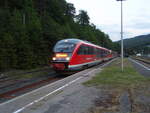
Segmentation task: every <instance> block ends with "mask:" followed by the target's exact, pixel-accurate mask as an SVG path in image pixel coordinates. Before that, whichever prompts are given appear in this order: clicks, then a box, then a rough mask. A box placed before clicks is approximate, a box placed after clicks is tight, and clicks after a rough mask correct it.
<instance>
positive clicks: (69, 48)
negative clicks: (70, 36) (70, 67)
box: [53, 41, 76, 53]
mask: <svg viewBox="0 0 150 113" xmlns="http://www.w3.org/2000/svg"><path fill="white" fill-rule="evenodd" d="M75 46H76V44H75V43H71V42H64V41H63V42H58V43H57V44H56V45H55V47H54V50H53V51H54V52H65V53H72V52H73V50H74V48H75Z"/></svg>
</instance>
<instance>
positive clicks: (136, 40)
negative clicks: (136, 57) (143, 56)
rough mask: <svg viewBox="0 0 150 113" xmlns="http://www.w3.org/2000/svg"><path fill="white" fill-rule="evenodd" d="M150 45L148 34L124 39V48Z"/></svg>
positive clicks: (149, 35)
mask: <svg viewBox="0 0 150 113" xmlns="http://www.w3.org/2000/svg"><path fill="white" fill-rule="evenodd" d="M147 45H150V34H148V35H140V36H136V37H133V38H129V39H124V46H125V48H133V47H137V46H147Z"/></svg>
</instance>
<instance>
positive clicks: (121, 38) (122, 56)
mask: <svg viewBox="0 0 150 113" xmlns="http://www.w3.org/2000/svg"><path fill="white" fill-rule="evenodd" d="M117 1H120V2H121V69H122V71H123V67H124V66H123V8H122V6H123V4H122V1H125V0H117Z"/></svg>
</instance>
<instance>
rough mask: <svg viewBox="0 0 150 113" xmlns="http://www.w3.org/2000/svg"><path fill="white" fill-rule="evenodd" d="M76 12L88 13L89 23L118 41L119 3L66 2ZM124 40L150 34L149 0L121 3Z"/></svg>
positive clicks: (111, 0) (97, 0)
mask: <svg viewBox="0 0 150 113" xmlns="http://www.w3.org/2000/svg"><path fill="white" fill-rule="evenodd" d="M66 1H67V2H69V3H73V4H74V6H75V8H76V12H77V13H78V11H79V10H85V11H87V12H88V15H89V17H90V22H91V23H94V24H95V25H96V26H97V28H99V29H101V30H102V31H103V32H105V33H107V34H108V35H109V36H110V38H111V39H112V40H113V41H117V40H120V21H121V19H120V2H117V1H116V0H66ZM123 24H124V25H123V30H124V38H131V37H134V36H137V35H143V34H150V0H126V1H123Z"/></svg>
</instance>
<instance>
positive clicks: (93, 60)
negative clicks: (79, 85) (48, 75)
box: [52, 39, 113, 72]
mask: <svg viewBox="0 0 150 113" xmlns="http://www.w3.org/2000/svg"><path fill="white" fill-rule="evenodd" d="M53 53H54V54H53V58H52V67H53V69H54V70H55V71H56V72H67V71H77V70H81V69H84V68H87V67H90V66H93V65H96V64H98V63H100V62H102V61H105V60H109V59H112V58H113V54H112V51H111V50H109V49H106V48H103V47H100V46H98V45H94V44H92V43H90V42H87V41H82V40H79V39H64V40H60V41H58V42H57V43H56V45H55V47H54V49H53Z"/></svg>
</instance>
